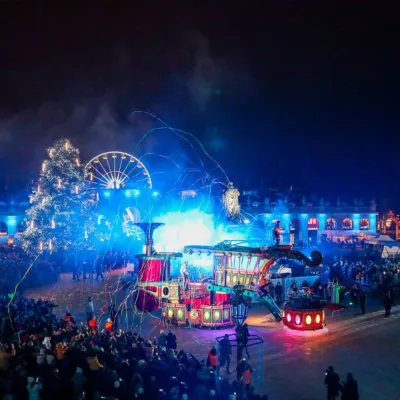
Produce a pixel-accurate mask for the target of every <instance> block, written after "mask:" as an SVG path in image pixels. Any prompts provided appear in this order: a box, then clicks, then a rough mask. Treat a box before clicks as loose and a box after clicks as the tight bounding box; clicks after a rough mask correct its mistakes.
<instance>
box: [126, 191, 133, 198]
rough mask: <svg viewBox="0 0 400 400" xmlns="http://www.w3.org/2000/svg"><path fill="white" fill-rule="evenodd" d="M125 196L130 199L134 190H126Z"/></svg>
mask: <svg viewBox="0 0 400 400" xmlns="http://www.w3.org/2000/svg"><path fill="white" fill-rule="evenodd" d="M125 197H126V198H127V199H130V198H131V197H132V191H131V190H125Z"/></svg>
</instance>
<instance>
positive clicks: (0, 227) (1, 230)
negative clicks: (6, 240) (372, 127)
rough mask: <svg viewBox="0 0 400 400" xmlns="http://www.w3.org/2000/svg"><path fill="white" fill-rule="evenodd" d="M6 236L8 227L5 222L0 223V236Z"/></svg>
mask: <svg viewBox="0 0 400 400" xmlns="http://www.w3.org/2000/svg"><path fill="white" fill-rule="evenodd" d="M7 234H8V226H7V224H6V223H5V222H0V235H2V236H5V235H7Z"/></svg>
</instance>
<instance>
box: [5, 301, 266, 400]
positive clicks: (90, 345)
mask: <svg viewBox="0 0 400 400" xmlns="http://www.w3.org/2000/svg"><path fill="white" fill-rule="evenodd" d="M90 302H91V299H88V304H89V303H90ZM54 307H55V305H54V304H53V303H51V302H47V301H42V300H39V301H34V300H29V299H26V298H15V299H13V301H11V302H10V300H9V299H7V298H6V297H5V296H3V297H2V298H1V299H0V319H1V349H0V391H2V392H1V393H0V397H1V398H4V399H7V400H19V399H29V400H40V399H41V400H47V399H48V400H54V399H60V400H62V399H65V400H67V399H68V400H71V399H75V400H83V399H85V400H87V399H93V400H97V399H119V400H125V399H126V400H128V399H133V398H137V399H140V398H143V399H144V398H151V399H174V400H187V398H188V397H190V398H196V399H227V400H228V399H229V400H234V399H235V398H236V397H239V396H240V397H244V398H260V397H259V396H256V395H255V394H254V393H253V391H252V390H251V388H250V387H251V385H250V382H251V380H250V374H251V372H252V369H251V367H250V364H249V363H248V361H246V359H243V360H242V362H241V363H240V364H239V367H238V368H239V370H240V371H239V380H237V381H235V382H233V383H230V382H229V381H228V379H224V378H223V377H224V376H229V373H230V371H229V361H228V360H229V359H230V353H231V350H230V353H229V350H226V349H228V348H229V346H228V347H227V345H226V343H225V345H224V344H223V343H222V344H221V352H219V353H218V360H217V359H216V357H217V351H216V348H215V347H214V348H212V349H211V350H210V352H209V353H208V355H207V354H205V357H204V360H201V359H197V358H196V357H194V356H193V355H192V354H190V353H187V352H185V350H184V349H181V348H179V344H178V343H177V339H176V336H175V334H174V332H173V331H172V330H171V329H169V330H168V331H163V330H161V331H160V333H159V335H158V336H156V337H153V338H151V339H150V340H149V339H145V338H144V337H142V336H141V335H140V334H137V333H132V332H123V331H122V330H119V329H117V327H116V326H115V319H116V318H115V317H116V316H115V315H114V320H112V319H111V318H110V319H108V320H107V323H106V327H105V329H101V328H100V327H98V326H97V325H96V324H94V325H92V324H91V323H90V321H91V320H93V315H92V314H91V313H92V311H91V310H92V309H91V308H90V307H89V308H87V310H88V311H87V313H88V314H87V317H88V319H89V318H91V320H90V321H88V323H87V324H80V325H78V324H77V323H76V322H75V320H74V318H73V316H72V315H71V314H69V313H67V314H66V315H65V317H64V318H63V319H61V320H57V318H56V317H55V315H54V314H53V309H54ZM109 311H110V316H111V313H112V307H110V310H109ZM224 349H225V350H224ZM220 354H221V355H220ZM220 357H222V358H221V359H220ZM221 361H222V363H221ZM221 364H222V365H223V366H224V368H225V365H226V368H227V369H226V371H225V372H226V374H223V373H222V371H221V368H222V367H221V366H220V365H221ZM265 398H266V397H265Z"/></svg>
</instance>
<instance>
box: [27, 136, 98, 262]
mask: <svg viewBox="0 0 400 400" xmlns="http://www.w3.org/2000/svg"><path fill="white" fill-rule="evenodd" d="M47 153H48V156H49V158H48V159H46V160H45V161H44V162H43V164H42V170H41V173H40V177H39V180H38V183H37V185H36V187H35V188H34V190H33V194H32V195H31V199H30V201H31V204H32V205H31V207H30V208H29V209H28V211H27V218H26V220H25V223H26V230H25V232H24V233H23V234H22V246H23V248H24V250H25V251H27V252H28V253H29V254H37V253H40V252H42V251H46V250H48V251H57V250H62V249H64V250H70V251H72V252H75V251H78V250H84V249H85V248H88V247H90V246H91V245H92V243H93V239H94V233H95V221H96V220H97V216H96V214H95V205H96V204H95V203H96V201H95V197H94V194H93V193H91V191H90V190H89V188H88V184H87V183H86V181H85V168H84V166H82V165H81V162H80V159H79V150H78V149H76V148H74V147H73V146H72V145H71V143H70V141H69V140H67V139H63V140H59V141H57V142H55V143H54V145H53V146H52V147H50V148H49V149H48V150H47Z"/></svg>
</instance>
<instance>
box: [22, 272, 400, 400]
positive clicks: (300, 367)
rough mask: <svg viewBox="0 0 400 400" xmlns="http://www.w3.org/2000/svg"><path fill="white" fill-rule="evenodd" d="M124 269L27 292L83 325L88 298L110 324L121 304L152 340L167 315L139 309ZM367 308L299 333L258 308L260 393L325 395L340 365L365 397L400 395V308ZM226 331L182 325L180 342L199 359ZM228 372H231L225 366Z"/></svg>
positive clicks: (312, 399) (313, 399) (253, 315)
mask: <svg viewBox="0 0 400 400" xmlns="http://www.w3.org/2000/svg"><path fill="white" fill-rule="evenodd" d="M120 274H121V271H112V272H111V274H110V275H109V276H107V277H106V280H105V281H104V282H96V281H89V280H85V281H83V280H82V281H80V282H73V281H72V279H71V275H67V274H62V275H61V279H60V281H59V282H58V283H56V284H53V285H48V286H45V287H41V288H37V289H31V290H28V291H27V292H26V293H25V295H26V296H27V297H32V298H35V299H38V298H44V299H51V300H53V301H54V302H55V303H56V304H58V307H57V308H56V313H57V314H58V315H59V316H60V317H63V316H64V315H65V312H66V311H67V310H68V311H70V312H71V313H72V314H73V316H74V318H76V319H77V321H79V322H81V321H84V320H85V312H84V306H85V301H86V299H87V297H88V296H89V295H90V296H93V299H94V303H95V306H96V311H97V315H98V316H100V324H104V321H105V319H106V317H107V310H108V305H109V304H110V302H115V304H117V305H120V306H121V328H122V329H129V330H132V331H136V332H140V333H142V334H143V335H144V336H145V337H149V338H152V337H154V336H157V335H158V334H159V331H160V329H165V328H167V327H166V326H165V323H164V322H163V321H162V320H161V318H160V312H155V313H154V314H147V313H141V312H137V311H135V309H134V306H133V304H132V300H131V297H130V296H129V291H126V290H124V289H122V286H121V283H120V281H119V279H118V278H119V277H120ZM367 311H368V312H367V314H366V315H356V314H358V313H359V310H358V309H353V308H348V309H345V310H342V311H339V312H336V313H333V315H332V313H331V312H329V311H328V312H327V317H326V321H327V327H326V328H325V329H323V330H321V331H316V332H297V331H292V330H290V329H288V328H287V327H285V326H283V324H282V323H280V324H278V323H276V322H274V321H273V319H272V318H271V317H270V315H269V314H267V310H266V309H265V308H264V307H262V305H255V306H254V307H253V308H252V309H251V310H250V315H249V318H248V320H247V322H248V324H249V325H250V333H251V334H253V335H258V336H259V337H260V338H262V340H263V341H264V343H263V344H262V345H257V346H254V347H251V348H250V349H249V353H250V363H251V365H252V367H253V369H254V370H255V372H254V374H253V383H254V386H255V387H256V390H257V391H258V392H262V393H266V394H268V396H269V399H270V400H271V399H272V400H274V399H279V400H281V399H283V400H286V399H287V400H291V399H293V400H320V399H325V398H326V390H325V387H324V384H323V381H324V377H325V370H326V368H327V367H328V366H329V365H333V366H334V367H335V369H336V371H337V372H338V373H339V374H340V377H341V379H343V380H344V379H345V377H346V374H347V373H348V372H352V373H353V375H354V377H355V379H356V380H357V381H358V383H359V389H360V399H361V400H369V399H371V400H372V399H374V400H375V399H380V400H400V380H399V377H400V357H399V355H400V345H399V328H400V306H397V307H395V308H394V309H393V316H392V317H391V318H390V319H385V318H383V310H381V306H380V304H379V302H378V301H374V300H371V301H370V304H368V309H367ZM225 333H229V334H230V333H233V329H225V330H211V329H197V328H180V329H176V335H177V337H178V342H179V343H180V344H181V346H182V347H184V348H185V350H187V351H190V352H192V353H193V354H194V355H195V356H197V357H199V358H200V359H204V358H205V357H206V355H207V353H208V350H209V349H210V348H211V346H212V345H213V344H214V343H215V340H216V338H217V337H219V336H222V335H223V334H225ZM234 359H235V356H233V360H232V361H233V366H232V367H233V368H232V369H233V370H234V368H235V360H234ZM233 376H234V374H232V377H233ZM221 377H223V378H227V377H228V376H227V375H226V374H225V371H222V372H221Z"/></svg>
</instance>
